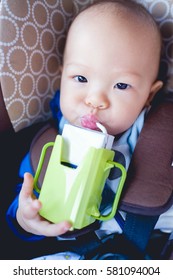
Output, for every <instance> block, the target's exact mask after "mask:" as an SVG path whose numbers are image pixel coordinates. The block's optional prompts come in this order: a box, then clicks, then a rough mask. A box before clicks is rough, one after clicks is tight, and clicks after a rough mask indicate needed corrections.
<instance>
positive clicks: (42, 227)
mask: <svg viewBox="0 0 173 280" xmlns="http://www.w3.org/2000/svg"><path fill="white" fill-rule="evenodd" d="M40 208H41V202H40V201H39V200H38V199H36V198H35V197H34V196H33V177H32V175H31V174H30V173H25V175H24V182H23V185H22V189H21V191H20V194H19V206H18V210H17V214H16V217H17V221H18V223H19V225H20V226H21V227H22V228H23V229H24V230H25V231H27V232H29V233H32V234H36V235H44V236H49V237H50V236H58V235H61V234H63V233H65V232H66V231H68V230H69V229H70V227H71V224H70V223H69V222H67V221H64V222H61V223H58V224H52V223H50V222H49V221H47V220H45V219H44V218H42V217H41V216H40V215H39V213H38V211H39V210H40Z"/></svg>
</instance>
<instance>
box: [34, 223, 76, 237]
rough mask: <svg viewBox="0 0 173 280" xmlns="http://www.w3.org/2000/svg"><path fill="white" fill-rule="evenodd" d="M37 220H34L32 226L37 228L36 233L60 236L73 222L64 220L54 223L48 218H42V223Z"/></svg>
mask: <svg viewBox="0 0 173 280" xmlns="http://www.w3.org/2000/svg"><path fill="white" fill-rule="evenodd" d="M34 223H36V220H35V221H33V225H32V227H33V228H35V229H36V231H35V232H34V233H35V234H42V235H45V236H47V237H53V236H58V235H61V234H64V233H65V232H67V231H68V230H69V229H70V228H71V226H72V225H71V223H69V222H67V221H64V222H60V223H58V224H52V223H50V222H49V221H47V220H42V221H40V223H36V224H35V225H34Z"/></svg>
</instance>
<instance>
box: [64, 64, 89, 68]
mask: <svg viewBox="0 0 173 280" xmlns="http://www.w3.org/2000/svg"><path fill="white" fill-rule="evenodd" d="M66 67H67V68H72V69H73V68H74V69H75V68H78V69H79V68H81V69H84V68H85V69H86V68H89V66H87V65H85V64H82V63H67V64H66Z"/></svg>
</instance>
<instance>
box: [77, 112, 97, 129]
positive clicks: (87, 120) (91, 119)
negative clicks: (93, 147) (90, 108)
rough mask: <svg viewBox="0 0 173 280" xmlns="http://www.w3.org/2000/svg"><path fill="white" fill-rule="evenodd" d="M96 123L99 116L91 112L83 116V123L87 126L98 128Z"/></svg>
mask: <svg viewBox="0 0 173 280" xmlns="http://www.w3.org/2000/svg"><path fill="white" fill-rule="evenodd" d="M96 123H97V118H96V117H95V116H94V115H90V114H89V115H85V116H83V117H81V125H82V126H83V127H85V128H89V129H93V130H98V127H97V125H96Z"/></svg>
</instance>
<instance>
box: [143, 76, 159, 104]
mask: <svg viewBox="0 0 173 280" xmlns="http://www.w3.org/2000/svg"><path fill="white" fill-rule="evenodd" d="M162 86H163V82H162V81H160V80H159V81H156V82H154V84H153V85H152V87H151V90H150V94H149V96H148V99H147V101H146V106H150V105H151V104H150V103H151V101H152V100H153V98H154V96H155V95H156V93H157V92H158V91H159V90H160V89H161V88H162Z"/></svg>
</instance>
